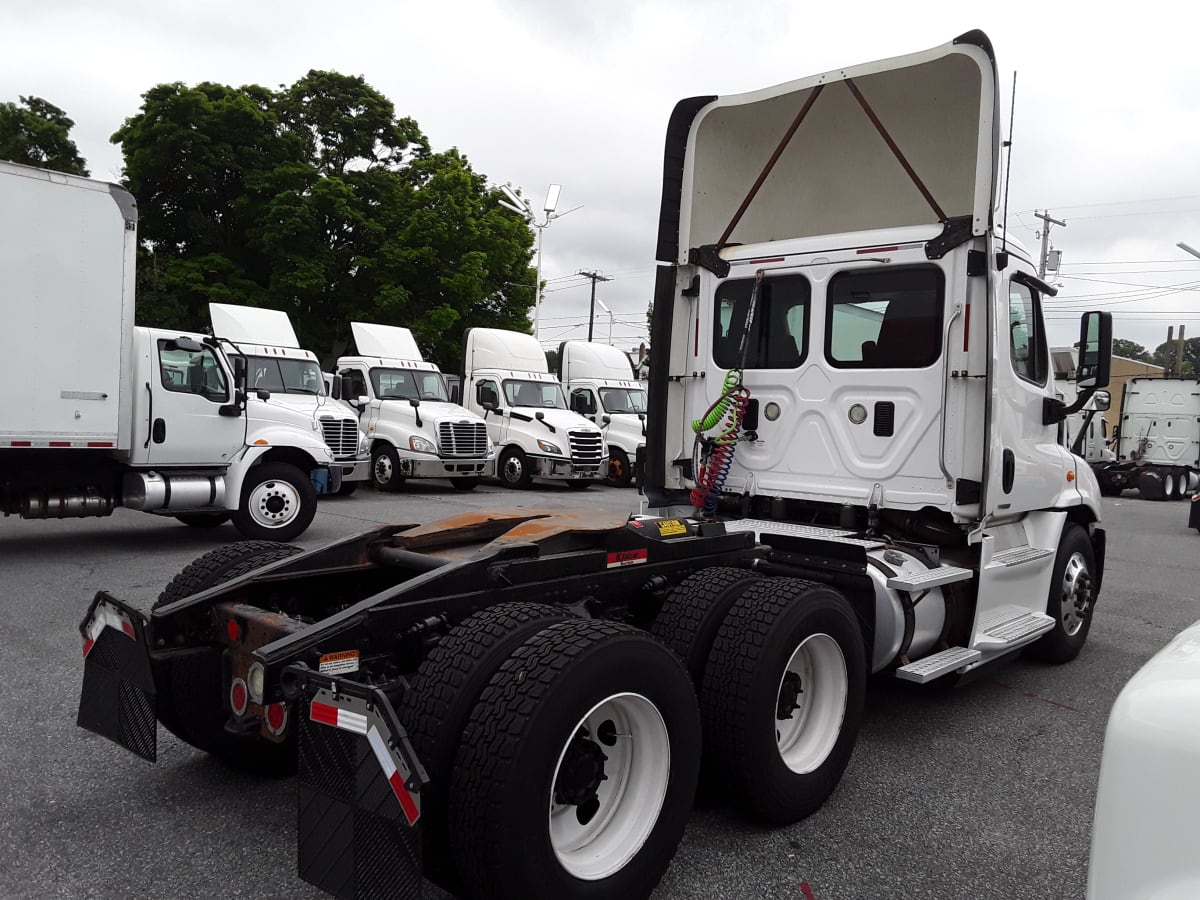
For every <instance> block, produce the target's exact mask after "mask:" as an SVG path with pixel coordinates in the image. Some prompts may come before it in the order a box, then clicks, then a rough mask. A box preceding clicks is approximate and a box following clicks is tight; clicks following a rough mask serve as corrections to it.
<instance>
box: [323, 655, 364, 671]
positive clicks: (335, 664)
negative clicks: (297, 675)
mask: <svg viewBox="0 0 1200 900" xmlns="http://www.w3.org/2000/svg"><path fill="white" fill-rule="evenodd" d="M319 670H320V672H321V674H322V675H345V674H346V673H347V672H357V671H358V651H357V650H342V651H341V652H339V653H326V654H324V655H323V656H322V657H321V663H320V666H319Z"/></svg>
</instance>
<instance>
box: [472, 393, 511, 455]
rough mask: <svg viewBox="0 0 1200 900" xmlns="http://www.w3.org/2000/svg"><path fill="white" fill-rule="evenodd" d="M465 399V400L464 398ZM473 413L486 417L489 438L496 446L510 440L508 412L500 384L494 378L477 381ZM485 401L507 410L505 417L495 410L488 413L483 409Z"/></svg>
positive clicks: (473, 396) (473, 397)
mask: <svg viewBox="0 0 1200 900" xmlns="http://www.w3.org/2000/svg"><path fill="white" fill-rule="evenodd" d="M464 399H465V398H464ZM472 399H473V403H472V412H476V413H479V415H481V416H483V417H484V420H485V421H486V422H487V427H488V437H490V438H491V439H492V443H494V444H504V443H505V442H507V440H508V415H507V412H508V410H507V409H506V404H505V400H504V394H503V393H502V392H501V390H500V383H499V382H498V381H497V380H496V379H494V378H477V379H475V385H474V394H473V395H472ZM485 400H490V401H491V402H493V403H495V404H496V406H497V407H498V408H501V409H505V413H506V414H505V415H498V414H497V413H496V412H495V411H494V410H493V411H491V412H488V411H487V410H485V409H484V408H483V403H484V401H485Z"/></svg>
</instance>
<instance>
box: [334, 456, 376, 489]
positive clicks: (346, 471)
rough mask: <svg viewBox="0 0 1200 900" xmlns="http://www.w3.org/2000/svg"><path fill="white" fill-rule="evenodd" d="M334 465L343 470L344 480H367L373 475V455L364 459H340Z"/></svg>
mask: <svg viewBox="0 0 1200 900" xmlns="http://www.w3.org/2000/svg"><path fill="white" fill-rule="evenodd" d="M334 465H336V466H339V467H340V468H341V470H342V482H343V483H345V482H347V481H366V480H367V479H369V478H370V477H371V457H369V456H366V457H363V458H362V459H339V460H337V461H336V462H335V463H334Z"/></svg>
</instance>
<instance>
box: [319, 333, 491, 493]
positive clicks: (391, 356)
mask: <svg viewBox="0 0 1200 900" xmlns="http://www.w3.org/2000/svg"><path fill="white" fill-rule="evenodd" d="M350 329H351V331H352V332H353V333H354V343H355V345H356V347H357V349H358V354H359V355H358V356H343V357H342V358H341V359H339V360H338V361H337V374H338V376H339V378H338V379H337V381H336V382H335V383H336V384H337V385H338V386H339V389H340V392H341V395H342V398H343V399H344V400H346V402H348V403H350V404H351V405H352V406H354V407H355V408H357V410H358V414H359V421H360V422H361V423H362V427H363V429H364V431H365V432H366V435H367V441H368V443H369V445H370V453H371V483H372V484H374V485H375V487H376V489H378V490H380V491H398V490H400V489H401V488H402V487H403V486H404V482H405V480H406V479H409V478H447V479H449V480H450V483H451V484H452V485H453V486H454V487H455V488H457V489H458V490H462V491H469V490H473V489H474V488H475V486H476V485H477V484H479V482H480V479H483V478H489V477H491V476H492V475H494V474H495V473H496V451H495V448H494V447H493V445H492V440H491V438H490V437H489V436H488V428H487V424H486V423H485V422H484V421H483V419H482V418H480V417H479V416H478V415H476V414H475V413H473V412H471V411H470V410H467V409H463V408H462V407H461V406H459V405H458V404H457V403H452V402H451V401H450V394H449V391H448V389H447V387H446V381H445V379H444V378H443V377H442V373H441V371H440V370H439V369H438V367H437V366H436V365H435V364H434V363H431V362H426V361H425V359H424V357H423V356H422V355H421V350H420V348H419V347H418V346H417V342H416V339H415V338H414V337H413V334H412V332H411V331H410V330H409V329H407V328H399V327H396V326H393V325H372V324H370V323H367V322H352V323H350Z"/></svg>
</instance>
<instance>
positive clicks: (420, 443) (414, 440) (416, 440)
mask: <svg viewBox="0 0 1200 900" xmlns="http://www.w3.org/2000/svg"><path fill="white" fill-rule="evenodd" d="M408 449H409V450H415V451H416V452H417V453H437V447H436V446H434V443H433V441H428V440H426V439H425V438H423V437H417V436H416V435H415V434H414V435H413V436H412V437H410V438H409V439H408Z"/></svg>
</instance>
